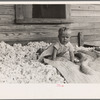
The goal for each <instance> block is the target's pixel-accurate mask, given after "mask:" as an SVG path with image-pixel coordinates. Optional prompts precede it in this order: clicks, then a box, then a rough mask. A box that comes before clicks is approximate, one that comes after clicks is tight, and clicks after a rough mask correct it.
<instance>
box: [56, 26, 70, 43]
mask: <svg viewBox="0 0 100 100" xmlns="http://www.w3.org/2000/svg"><path fill="white" fill-rule="evenodd" d="M58 32H59V34H58V38H59V41H60V43H61V44H66V43H68V42H69V41H70V37H71V30H70V29H69V28H66V27H62V28H60V29H59V31H58Z"/></svg>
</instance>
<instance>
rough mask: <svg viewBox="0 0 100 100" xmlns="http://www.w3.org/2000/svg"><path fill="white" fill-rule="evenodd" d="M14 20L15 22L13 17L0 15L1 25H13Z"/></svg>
mask: <svg viewBox="0 0 100 100" xmlns="http://www.w3.org/2000/svg"><path fill="white" fill-rule="evenodd" d="M14 20H15V18H14V15H0V24H1V25H6V24H13V23H14Z"/></svg>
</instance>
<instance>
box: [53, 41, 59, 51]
mask: <svg viewBox="0 0 100 100" xmlns="http://www.w3.org/2000/svg"><path fill="white" fill-rule="evenodd" d="M53 47H54V48H55V49H57V50H58V49H59V43H58V42H57V43H55V44H54V46H53Z"/></svg>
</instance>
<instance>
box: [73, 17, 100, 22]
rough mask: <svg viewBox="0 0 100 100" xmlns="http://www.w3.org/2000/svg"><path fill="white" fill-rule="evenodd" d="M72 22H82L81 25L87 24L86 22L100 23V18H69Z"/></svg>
mask: <svg viewBox="0 0 100 100" xmlns="http://www.w3.org/2000/svg"><path fill="white" fill-rule="evenodd" d="M71 20H72V22H74V23H76V22H82V23H88V22H100V17H95V16H94V17H93V16H92V17H91V16H89V17H87V16H84V17H83V16H82V17H71Z"/></svg>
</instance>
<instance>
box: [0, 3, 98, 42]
mask: <svg viewBox="0 0 100 100" xmlns="http://www.w3.org/2000/svg"><path fill="white" fill-rule="evenodd" d="M71 20H72V21H73V23H71V24H59V25H30V24H28V25H23V24H22V25H17V24H15V5H0V41H19V42H20V41H24V40H27V41H30V40H43V39H44V40H48V41H49V40H50V39H51V40H52V41H55V38H56V39H57V35H58V29H59V28H60V27H61V26H66V27H70V28H71V29H72V36H73V38H72V40H73V42H77V35H78V32H82V34H84V35H85V37H84V39H85V41H88V42H91V41H94V40H95V41H99V40H100V5H82V4H80V5H75V4H73V5H71ZM40 37H41V39H40Z"/></svg>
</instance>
